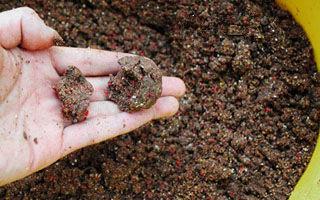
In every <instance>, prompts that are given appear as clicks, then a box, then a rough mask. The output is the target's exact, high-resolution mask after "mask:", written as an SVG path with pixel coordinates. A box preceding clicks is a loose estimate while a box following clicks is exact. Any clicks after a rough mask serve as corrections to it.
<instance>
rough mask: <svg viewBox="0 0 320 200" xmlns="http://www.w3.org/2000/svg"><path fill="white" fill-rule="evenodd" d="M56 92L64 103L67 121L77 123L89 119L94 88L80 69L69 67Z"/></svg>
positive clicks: (63, 107) (63, 109)
mask: <svg viewBox="0 0 320 200" xmlns="http://www.w3.org/2000/svg"><path fill="white" fill-rule="evenodd" d="M55 90H56V93H57V96H58V98H59V99H60V100H61V102H62V108H61V109H62V113H63V115H64V117H65V118H66V119H69V120H71V122H72V123H77V122H81V121H83V120H85V119H86V118H87V116H88V107H89V103H90V101H89V98H90V96H91V95H92V93H93V86H92V85H91V83H89V82H88V81H87V80H86V78H85V77H84V76H83V74H82V73H81V71H80V70H79V69H78V68H76V67H74V66H69V67H68V69H67V70H66V72H65V74H64V75H63V76H62V77H61V78H60V80H59V82H58V83H57V85H56V87H55Z"/></svg>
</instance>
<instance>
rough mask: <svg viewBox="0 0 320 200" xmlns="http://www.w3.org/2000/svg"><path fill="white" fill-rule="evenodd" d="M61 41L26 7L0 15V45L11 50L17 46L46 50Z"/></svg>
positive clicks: (55, 33) (54, 32)
mask: <svg viewBox="0 0 320 200" xmlns="http://www.w3.org/2000/svg"><path fill="white" fill-rule="evenodd" d="M58 41H62V38H61V37H60V35H59V34H58V33H57V32H56V31H55V30H53V29H52V28H50V27H48V26H46V25H45V23H44V22H43V20H41V18H40V17H39V16H38V14H37V13H36V12H35V11H34V10H32V9H31V8H28V7H22V8H18V9H13V10H9V11H5V12H2V13H0V45H1V46H2V47H3V48H6V49H12V48H15V47H17V46H19V45H21V47H23V48H25V49H27V50H41V49H46V48H49V47H51V46H53V45H54V44H55V42H58Z"/></svg>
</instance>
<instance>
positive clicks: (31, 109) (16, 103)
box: [0, 8, 185, 185]
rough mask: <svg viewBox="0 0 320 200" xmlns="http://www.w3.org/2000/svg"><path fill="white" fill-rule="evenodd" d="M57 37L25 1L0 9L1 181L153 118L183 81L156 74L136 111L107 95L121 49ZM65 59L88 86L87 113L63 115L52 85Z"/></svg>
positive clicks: (170, 103) (173, 106) (167, 107)
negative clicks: (73, 44) (150, 102)
mask: <svg viewBox="0 0 320 200" xmlns="http://www.w3.org/2000/svg"><path fill="white" fill-rule="evenodd" d="M57 40H60V36H59V35H58V34H57V32H56V31H54V30H53V29H51V28H49V27H47V26H46V25H45V24H44V23H43V21H42V20H41V19H40V18H39V17H38V15H37V14H36V13H35V12H34V11H33V10H31V9H30V8H19V9H16V10H11V11H7V12H3V13H0V171H1V173H0V185H3V184H6V183H9V182H12V181H14V180H17V179H19V178H22V177H25V176H27V175H29V174H31V173H33V172H35V171H38V170H40V169H42V168H44V167H46V166H48V165H50V164H52V163H53V162H55V161H56V160H58V159H59V158H61V157H63V156H65V155H67V154H68V153H70V152H72V151H74V150H77V149H79V148H82V147H85V146H88V145H91V144H95V143H98V142H101V141H103V140H106V139H109V138H112V137H115V136H118V135H120V134H124V133H127V132H129V131H131V130H133V129H135V128H138V127H139V126H141V125H143V124H145V123H147V122H148V121H150V120H152V119H157V118H160V117H166V116H170V115H173V114H174V113H175V112H176V111H177V109H178V107H179V104H178V101H177V99H176V97H179V96H181V95H183V94H184V91H185V86H184V83H183V82H182V81H181V80H180V79H178V78H174V77H163V93H162V97H161V98H160V99H159V100H158V101H157V103H156V105H154V106H153V107H152V108H150V109H148V110H144V111H141V112H137V113H132V114H129V113H125V112H121V111H119V109H118V107H117V105H116V104H114V103H112V102H110V101H106V99H105V95H104V90H105V89H106V87H107V83H108V75H109V74H110V73H115V72H117V71H118V70H119V67H120V66H119V65H118V63H117V60H118V59H119V58H121V57H123V56H125V55H128V54H124V53H117V52H108V51H101V50H93V49H79V48H67V47H52V45H53V44H54V42H55V41H57ZM69 65H75V66H77V67H78V68H79V69H80V70H81V71H82V72H83V73H84V75H85V76H87V79H88V80H89V81H90V82H91V83H92V85H93V86H94V93H93V95H92V97H91V103H90V106H89V115H88V118H87V120H85V121H84V122H81V123H78V124H73V125H72V124H70V123H68V121H66V120H64V118H63V116H62V113H61V104H60V101H59V100H58V99H57V97H56V96H55V91H54V89H53V87H54V85H55V84H56V82H57V80H59V77H60V76H61V75H62V74H63V73H64V71H65V70H66V68H67V67H68V66H69Z"/></svg>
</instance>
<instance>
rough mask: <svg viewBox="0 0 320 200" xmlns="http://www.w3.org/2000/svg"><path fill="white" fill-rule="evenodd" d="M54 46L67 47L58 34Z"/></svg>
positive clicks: (54, 39)
mask: <svg viewBox="0 0 320 200" xmlns="http://www.w3.org/2000/svg"><path fill="white" fill-rule="evenodd" d="M53 44H54V45H55V46H63V45H65V44H66V43H65V42H64V40H63V39H62V37H61V36H60V35H59V34H58V33H57V34H56V35H55V37H54V38H53Z"/></svg>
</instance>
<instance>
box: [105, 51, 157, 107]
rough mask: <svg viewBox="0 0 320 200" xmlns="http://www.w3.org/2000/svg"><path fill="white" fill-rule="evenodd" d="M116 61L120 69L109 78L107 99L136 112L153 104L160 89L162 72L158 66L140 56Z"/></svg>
mask: <svg viewBox="0 0 320 200" xmlns="http://www.w3.org/2000/svg"><path fill="white" fill-rule="evenodd" d="M118 62H119V64H120V66H121V70H120V71H119V72H118V73H117V75H116V76H112V77H111V78H110V81H109V83H108V88H107V90H106V96H107V99H109V100H111V101H114V102H115V103H117V104H118V106H119V108H120V110H122V111H125V112H136V111H140V110H142V109H148V108H150V107H151V106H152V105H154V104H155V103H156V101H157V99H158V98H159V97H160V96H161V91H162V74H161V71H160V69H159V68H158V66H157V65H156V64H155V63H154V62H153V61H152V60H150V59H147V58H144V57H141V56H135V57H133V56H126V57H123V58H121V59H119V61H118Z"/></svg>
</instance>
